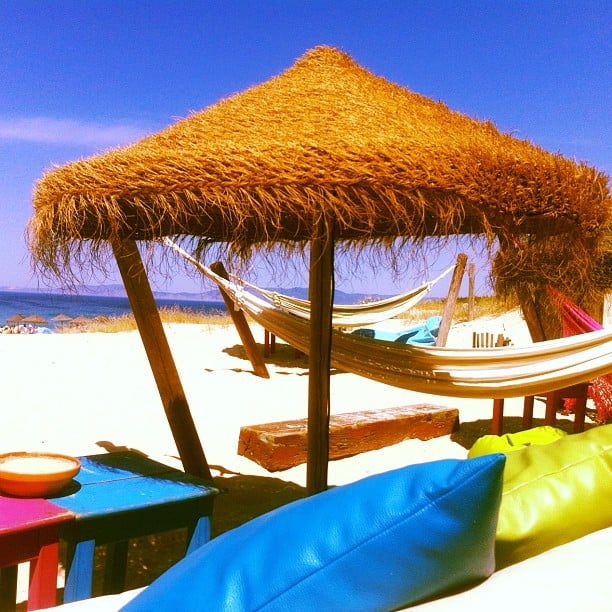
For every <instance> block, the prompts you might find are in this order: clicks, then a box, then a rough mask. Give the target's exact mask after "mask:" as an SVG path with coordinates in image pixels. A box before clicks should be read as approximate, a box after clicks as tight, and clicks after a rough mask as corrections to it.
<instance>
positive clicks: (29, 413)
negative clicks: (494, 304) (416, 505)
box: [0, 311, 591, 586]
mask: <svg viewBox="0 0 612 612" xmlns="http://www.w3.org/2000/svg"><path fill="white" fill-rule="evenodd" d="M387 325H388V326H391V327H392V326H393V325H394V322H389V323H388V324H387ZM252 329H253V333H254V336H255V339H256V340H257V342H258V343H261V344H262V345H263V339H264V332H263V329H262V328H260V327H258V326H257V325H252ZM472 330H477V331H489V332H492V333H495V334H497V333H503V334H504V335H506V336H507V337H509V338H510V339H511V340H512V343H513V344H515V345H524V344H526V343H530V339H529V334H528V332H527V328H526V325H525V323H524V321H523V320H522V317H521V316H520V314H519V312H518V311H512V312H510V313H507V314H505V315H503V316H501V317H495V318H489V319H487V318H481V319H477V320H475V321H472V322H469V323H461V324H457V325H454V326H453V327H452V328H451V331H450V334H449V338H448V342H447V346H455V347H469V346H471V343H472ZM166 332H167V336H168V339H169V342H170V346H171V349H172V351H173V354H174V357H175V360H176V364H177V367H178V370H179V373H180V375H181V378H182V382H183V386H184V389H185V393H186V396H187V399H188V402H189V405H190V407H191V411H192V414H193V418H194V420H195V423H196V426H197V430H198V432H199V434H200V436H201V440H202V444H203V447H204V450H205V453H206V456H207V459H208V462H209V464H210V465H211V467H212V469H213V474H214V476H215V478H216V482H217V484H218V485H219V486H220V488H222V489H223V490H224V491H226V494H225V495H222V496H219V498H218V501H217V503H216V508H215V516H214V518H213V534H217V533H219V532H222V531H224V530H226V529H229V528H231V527H233V526H235V525H237V524H240V523H241V522H243V521H245V520H248V518H250V517H252V516H255V515H257V514H260V513H262V512H265V511H267V510H269V509H271V508H273V507H275V506H277V505H280V504H282V503H286V502H287V501H289V500H291V499H295V498H297V497H300V496H303V495H304V494H305V491H304V486H305V482H306V466H305V465H300V466H296V467H294V468H291V469H289V470H286V471H282V472H275V473H270V472H268V471H267V470H265V469H264V468H262V467H260V466H259V465H257V464H256V463H254V462H253V461H250V460H248V459H246V458H244V457H241V456H239V455H238V454H237V452H236V451H237V444H238V436H239V431H240V427H241V426H243V425H250V424H258V423H267V422H272V421H282V420H287V419H296V418H305V417H306V414H307V385H308V376H307V361H306V358H305V357H303V356H301V357H300V356H296V354H295V351H294V350H293V349H292V348H291V347H288V346H287V345H284V344H283V343H280V342H279V343H277V351H276V352H275V353H274V354H273V355H272V356H271V357H270V358H269V359H268V360H267V365H268V368H269V371H270V379H264V378H259V377H257V376H255V375H254V374H253V373H252V370H251V365H250V363H249V361H248V360H247V359H246V356H245V353H244V350H243V348H242V345H241V343H240V339H239V337H238V334H237V332H236V331H235V329H234V327H233V326H206V325H202V326H200V325H185V324H181V325H178V324H167V325H166ZM0 363H1V368H2V369H1V372H2V374H1V377H2V387H1V392H0V397H1V405H2V410H3V418H2V435H1V436H0V452H8V451H16V450H31V451H33V450H38V451H39V450H45V451H52V452H59V453H66V454H70V455H75V456H79V455H89V454H96V453H103V452H106V451H112V450H113V449H121V448H130V449H134V450H137V451H139V452H141V453H144V454H146V455H148V456H150V457H152V458H154V459H157V460H159V461H162V462H164V463H166V464H168V465H172V466H174V467H179V468H180V467H181V464H180V461H179V460H178V457H177V450H176V446H175V444H174V441H173V438H172V435H171V432H170V428H169V425H168V423H167V421H166V418H165V415H164V412H163V408H162V405H161V402H160V399H159V396H158V393H157V388H156V386H155V383H154V380H153V376H152V374H151V370H150V368H149V365H148V361H147V358H146V355H145V352H144V349H143V347H142V342H141V339H140V336H139V334H138V333H137V332H122V333H112V334H104V333H71V334H49V335H46V334H32V335H27V334H26V335H3V336H0ZM331 397H332V402H331V410H332V414H337V413H343V412H351V411H360V410H366V409H383V408H389V407H394V406H402V405H408V404H418V403H430V404H436V405H441V406H447V407H455V408H458V409H459V418H460V423H461V426H460V429H459V431H458V432H456V433H453V434H451V435H447V436H443V437H440V438H435V439H432V440H429V441H426V442H424V441H420V440H407V441H404V442H402V443H400V444H395V445H393V446H389V447H386V448H383V449H380V450H376V451H371V452H367V453H362V454H360V455H357V456H353V457H350V458H346V459H342V460H337V461H332V462H331V463H330V465H329V484H330V485H339V484H344V483H347V482H351V481H354V480H357V479H359V478H362V477H364V476H367V475H369V474H373V473H378V472H382V471H385V470H389V469H392V468H396V467H400V466H404V465H407V464H411V463H418V462H424V461H430V460H434V459H438V458H462V457H465V456H466V453H467V448H469V447H470V446H471V444H472V443H473V442H474V440H475V439H476V438H477V437H479V436H480V435H483V434H485V433H488V432H489V428H490V419H491V411H492V402H491V400H466V399H460V400H459V399H455V398H447V397H437V396H431V395H424V394H419V393H412V392H408V391H405V390H402V389H396V388H393V387H389V386H386V385H383V384H381V383H377V382H373V381H370V380H366V379H363V378H360V377H357V376H355V375H353V374H347V373H336V374H334V375H333V376H332V379H331ZM521 414H522V398H515V399H510V400H507V401H506V408H505V415H507V419H506V429H507V430H508V431H512V430H517V429H520V418H518V417H519V416H520V415H521ZM543 414H544V405H543V403H541V402H536V406H535V416H536V423H537V422H538V419H540V418H542V417H543ZM559 423H560V424H561V426H563V427H567V426H568V425H570V424H571V420H570V419H568V418H566V417H563V416H561V415H560V418H559ZM587 423H588V424H590V423H591V421H590V420H589V418H588V417H587ZM154 546H162V547H165V546H170V545H168V544H163V543H160V542H159V541H158V542H156V543H154ZM162 556H164V555H162ZM170 556H171V555H170ZM134 563H135V564H136V565H138V561H135V562H134ZM134 571H135V578H134V580H133V583H132V585H133V586H138V584H139V583H141V582H142V581H143V580H147V579H148V578H146V577H145V576H144V574H143V572H145V570H144V569H142V568H138V567H136V569H135V570H134ZM147 571H152V572H153V573H155V571H156V570H155V568H150V563H149V564H148V570H147ZM132 585H130V586H132Z"/></svg>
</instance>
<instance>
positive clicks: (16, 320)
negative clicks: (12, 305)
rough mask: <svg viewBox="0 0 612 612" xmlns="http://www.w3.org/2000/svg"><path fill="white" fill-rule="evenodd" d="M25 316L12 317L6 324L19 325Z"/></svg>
mask: <svg viewBox="0 0 612 612" xmlns="http://www.w3.org/2000/svg"><path fill="white" fill-rule="evenodd" d="M24 318H25V317H24V316H23V315H22V314H14V315H13V316H12V317H9V318H8V319H7V320H6V322H7V323H8V324H9V325H19V323H21V322H22V321H23V320H24Z"/></svg>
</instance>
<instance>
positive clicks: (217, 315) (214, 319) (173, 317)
mask: <svg viewBox="0 0 612 612" xmlns="http://www.w3.org/2000/svg"><path fill="white" fill-rule="evenodd" d="M514 306H515V305H511V304H508V303H507V302H505V301H503V300H501V299H498V298H496V297H479V298H475V300H474V306H473V309H472V315H471V316H470V308H469V304H468V300H467V298H461V299H459V300H458V301H457V306H456V308H455V313H454V315H453V322H455V323H462V322H465V321H469V320H470V319H477V318H479V317H482V316H491V315H501V314H503V313H505V312H508V311H509V310H511V309H512V308H514ZM443 311H444V300H423V301H422V302H420V303H419V304H417V305H416V306H414V307H413V308H411V309H410V310H409V311H408V312H407V313H405V314H404V316H403V317H401V319H402V320H403V321H405V322H406V323H407V324H417V323H422V322H423V321H425V320H426V319H427V318H429V317H432V316H435V315H442V312H443ZM160 315H161V319H162V322H163V323H187V324H191V325H208V326H217V325H219V326H226V325H231V323H232V320H231V317H230V315H229V314H228V313H227V311H226V310H225V309H223V306H222V305H221V304H219V310H218V311H213V312H208V313H204V312H200V311H198V310H194V309H190V308H179V307H178V306H174V307H166V308H161V309H160ZM136 329H137V326H136V321H135V319H134V315H133V314H132V313H128V314H124V315H120V316H116V317H97V318H95V319H91V320H90V321H89V322H87V323H83V324H80V325H70V326H66V327H64V328H62V329H61V330H60V331H62V332H63V333H75V332H77V333H78V332H100V333H116V332H126V331H134V330H136Z"/></svg>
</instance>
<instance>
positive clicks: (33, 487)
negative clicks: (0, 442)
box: [0, 452, 81, 497]
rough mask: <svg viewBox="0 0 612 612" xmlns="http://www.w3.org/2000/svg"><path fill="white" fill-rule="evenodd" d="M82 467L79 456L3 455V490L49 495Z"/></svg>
mask: <svg viewBox="0 0 612 612" xmlns="http://www.w3.org/2000/svg"><path fill="white" fill-rule="evenodd" d="M80 469H81V464H80V462H79V460H78V459H75V458H74V457H69V456H68V455H59V454H56V453H30V452H15V453H5V454H0V491H1V492H2V493H5V494H7V495H13V496H16V497H49V496H51V495H54V494H56V493H58V492H59V491H61V490H62V489H63V488H64V487H65V486H66V485H67V484H68V483H69V482H70V481H71V480H72V479H73V478H74V477H75V476H76V475H77V474H78V473H79V470H80Z"/></svg>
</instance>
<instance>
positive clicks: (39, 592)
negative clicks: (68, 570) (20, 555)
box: [28, 540, 59, 610]
mask: <svg viewBox="0 0 612 612" xmlns="http://www.w3.org/2000/svg"><path fill="white" fill-rule="evenodd" d="M58 562H59V544H58V542H57V540H56V541H55V542H52V543H50V544H46V545H44V546H41V548H40V552H39V554H38V558H35V559H32V560H31V561H30V587H29V590H28V610H39V609H40V608H51V607H53V606H55V605H56V603H57V601H56V592H57V568H58Z"/></svg>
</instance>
